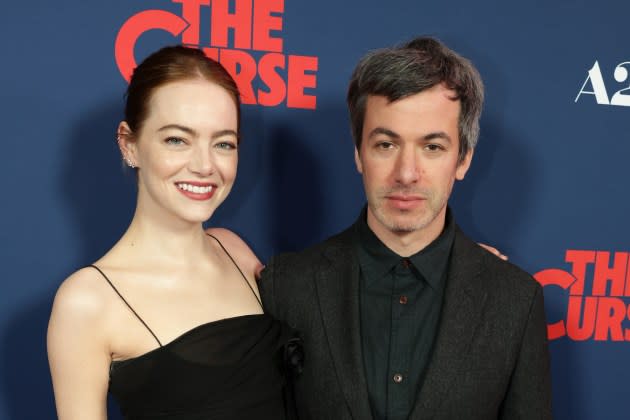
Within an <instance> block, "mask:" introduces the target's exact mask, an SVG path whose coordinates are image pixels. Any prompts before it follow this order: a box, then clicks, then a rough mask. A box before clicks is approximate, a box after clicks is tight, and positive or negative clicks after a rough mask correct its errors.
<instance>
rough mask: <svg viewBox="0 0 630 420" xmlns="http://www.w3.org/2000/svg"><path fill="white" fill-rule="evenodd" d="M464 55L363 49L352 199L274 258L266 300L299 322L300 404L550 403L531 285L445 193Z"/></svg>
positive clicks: (543, 413)
mask: <svg viewBox="0 0 630 420" xmlns="http://www.w3.org/2000/svg"><path fill="white" fill-rule="evenodd" d="M482 102H483V87H482V83H481V80H480V78H479V75H478V73H477V71H476V70H475V69H474V67H473V66H472V64H471V63H470V62H469V61H468V60H466V59H464V58H462V57H461V56H459V55H457V54H456V53H455V52H453V51H451V50H450V49H448V48H447V47H446V46H445V45H443V44H442V43H440V42H439V41H436V40H434V39H431V38H417V39H415V40H413V41H411V42H409V43H408V44H407V45H404V46H403V47H400V48H392V49H385V50H380V51H376V52H373V53H370V54H368V55H367V56H366V57H364V58H363V59H362V60H361V61H360V63H359V64H358V66H357V68H356V69H355V71H354V74H353V76H352V80H351V82H350V88H349V91H348V106H349V110H350V117H351V123H352V132H353V137H354V141H355V146H356V148H355V161H356V166H357V169H358V171H359V172H360V173H361V175H362V177H363V183H364V186H365V193H366V197H367V206H366V208H365V209H364V210H363V212H362V213H361V215H360V216H359V219H358V220H357V221H356V223H355V224H354V225H353V226H351V227H350V228H349V229H347V230H346V231H344V232H342V233H341V234H339V235H336V236H334V237H332V238H330V239H328V240H326V241H325V242H323V243H322V244H319V245H316V246H314V247H312V248H310V249H307V250H306V251H303V252H301V253H297V254H289V255H281V256H278V257H276V258H274V259H273V260H272V261H271V263H270V264H269V266H268V267H267V269H266V270H265V271H264V272H263V276H262V280H261V282H260V289H261V294H262V298H263V301H264V304H265V307H266V309H267V311H268V312H269V313H271V314H272V315H273V316H275V317H277V318H279V319H284V320H287V321H288V322H289V324H291V325H292V326H293V327H294V328H296V329H298V330H300V331H301V332H302V334H303V337H304V351H305V365H304V371H303V373H302V375H301V376H299V377H298V378H297V379H296V381H295V393H296V403H297V407H298V412H299V415H300V419H302V420H304V419H335V420H337V419H359V420H363V419H375V420H380V419H388V420H398V419H407V418H409V419H414V420H415V419H418V420H420V419H436V420H437V419H444V420H446V419H466V420H468V419H484V420H486V419H497V418H500V419H527V420H531V419H549V418H551V391H550V388H551V387H550V377H549V360H548V352H547V341H546V322H545V315H544V308H543V295H542V289H541V287H540V286H539V285H538V284H537V283H536V282H535V281H534V280H533V279H532V278H531V277H530V276H529V275H528V274H526V273H525V272H523V271H521V270H520V269H519V268H517V267H515V266H514V265H511V264H510V263H508V262H505V261H502V260H500V259H499V258H497V257H496V256H494V255H492V254H490V253H488V252H486V251H485V250H483V249H482V248H480V247H479V246H478V245H476V244H475V243H473V242H472V241H470V240H469V239H468V238H467V237H466V236H464V234H463V233H462V232H461V231H460V230H459V228H458V227H457V225H456V224H455V222H454V220H453V216H452V215H451V213H450V211H449V210H448V207H447V201H448V198H449V196H450V194H451V190H452V188H453V184H454V182H455V180H461V179H463V178H464V176H465V175H466V172H467V170H468V168H469V166H470V162H471V159H472V156H473V151H474V147H475V144H476V141H477V137H478V133H479V116H480V114H481V107H482Z"/></svg>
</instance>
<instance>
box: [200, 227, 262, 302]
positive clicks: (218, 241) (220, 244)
mask: <svg viewBox="0 0 630 420" xmlns="http://www.w3.org/2000/svg"><path fill="white" fill-rule="evenodd" d="M206 235H208V236H209V237H211V238H212V239H214V240H215V241H217V243H218V244H219V246H220V247H221V249H222V250H223V252H225V253H226V255H227V256H228V257H229V258H230V260H232V263H233V264H234V267H236V269H237V270H238V272H239V273H241V276H243V280H245V283H246V284H247V286H248V287H249V290H251V291H252V293H253V294H254V297H255V298H256V300H257V301H258V304H259V305H260V307H261V308H262V307H263V305H262V302H261V301H260V298H259V297H258V295H257V294H256V292H255V291H254V288H253V287H252V285H251V284H249V280H247V277H245V274H243V271H242V270H241V268H240V267H239V266H238V264H236V261H234V258H232V256H231V255H230V253H229V252H228V250H227V249H225V247H224V246H223V244H222V243H221V241H220V240H219V239H217V237H216V236H214V235H211V234H209V233H207V232H206ZM263 309H264V308H263Z"/></svg>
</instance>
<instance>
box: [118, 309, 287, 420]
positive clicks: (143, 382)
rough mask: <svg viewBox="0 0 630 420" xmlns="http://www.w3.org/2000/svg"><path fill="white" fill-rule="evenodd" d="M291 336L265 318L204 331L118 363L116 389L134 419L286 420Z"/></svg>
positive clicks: (227, 322)
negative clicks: (286, 347)
mask: <svg viewBox="0 0 630 420" xmlns="http://www.w3.org/2000/svg"><path fill="white" fill-rule="evenodd" d="M283 335H284V334H283V326H282V324H281V323H280V322H279V321H276V320H274V319H272V318H271V317H269V316H268V315H265V314H261V315H244V316H238V317H235V318H227V319H223V320H218V321H214V322H210V323H207V324H203V325H201V326H199V327H196V328H194V329H192V330H190V331H188V332H186V333H184V334H183V335H181V336H180V337H179V338H177V339H175V340H174V341H172V342H170V343H168V344H166V345H164V346H162V347H159V348H157V349H155V350H153V351H151V352H149V353H146V354H144V355H141V356H139V357H136V358H133V359H128V360H124V361H118V362H112V365H111V372H110V385H109V389H110V392H111V393H112V394H113V395H114V396H115V398H116V399H117V400H118V402H119V404H120V407H121V411H122V413H123V415H124V417H125V419H129V420H132V419H133V420H135V419H160V420H163V419H164V420H166V419H168V420H237V419H239V420H246V419H258V420H264V419H269V420H272V419H273V420H282V419H285V407H284V401H283V390H282V388H283V377H282V374H281V373H280V366H279V363H280V362H279V360H278V354H277V353H278V348H279V345H280V343H281V342H282V341H283Z"/></svg>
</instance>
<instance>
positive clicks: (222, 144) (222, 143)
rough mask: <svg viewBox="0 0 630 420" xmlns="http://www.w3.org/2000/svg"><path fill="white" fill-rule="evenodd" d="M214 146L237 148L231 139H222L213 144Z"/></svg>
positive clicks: (228, 148) (224, 148)
mask: <svg viewBox="0 0 630 420" xmlns="http://www.w3.org/2000/svg"><path fill="white" fill-rule="evenodd" d="M215 147H217V148H219V149H223V150H234V149H236V148H237V146H236V144H235V143H233V142H231V141H222V142H219V143H217V144H216V145H215Z"/></svg>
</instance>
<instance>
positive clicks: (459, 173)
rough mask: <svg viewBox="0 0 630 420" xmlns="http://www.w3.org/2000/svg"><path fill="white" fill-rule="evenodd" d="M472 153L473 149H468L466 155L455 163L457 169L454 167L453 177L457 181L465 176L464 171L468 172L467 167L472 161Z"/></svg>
mask: <svg viewBox="0 0 630 420" xmlns="http://www.w3.org/2000/svg"><path fill="white" fill-rule="evenodd" d="M473 154H474V150H473V149H468V152H466V156H464V159H462V161H461V162H459V163H458V164H457V169H455V179H457V180H458V181H461V180H462V179H464V177H465V176H466V172H468V169H469V168H470V163H471V162H472V158H473Z"/></svg>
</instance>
